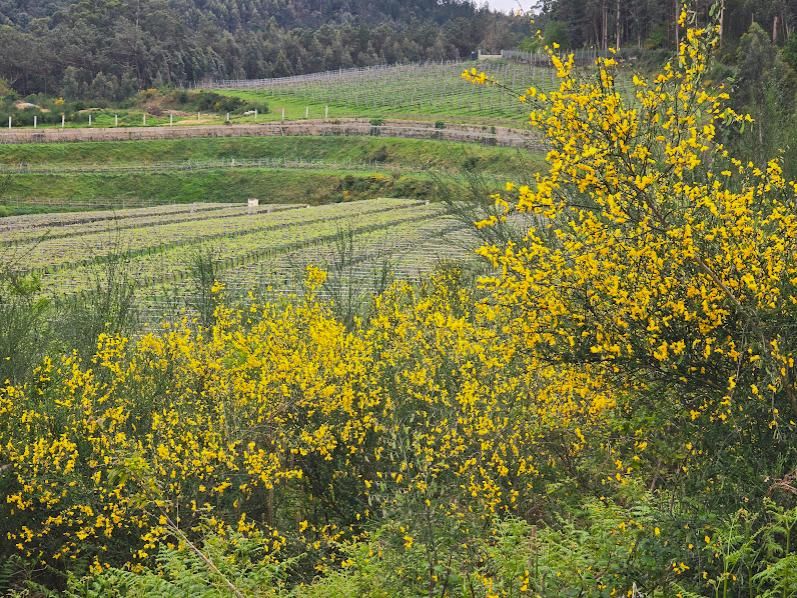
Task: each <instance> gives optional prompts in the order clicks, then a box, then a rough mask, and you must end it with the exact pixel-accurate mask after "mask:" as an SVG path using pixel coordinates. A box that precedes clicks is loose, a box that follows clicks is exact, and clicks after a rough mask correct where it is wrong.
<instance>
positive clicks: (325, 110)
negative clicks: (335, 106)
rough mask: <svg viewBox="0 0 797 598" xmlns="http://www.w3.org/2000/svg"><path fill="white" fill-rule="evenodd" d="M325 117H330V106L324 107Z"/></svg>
mask: <svg viewBox="0 0 797 598" xmlns="http://www.w3.org/2000/svg"><path fill="white" fill-rule="evenodd" d="M324 118H329V106H327V107H326V108H324Z"/></svg>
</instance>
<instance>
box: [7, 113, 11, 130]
mask: <svg viewBox="0 0 797 598" xmlns="http://www.w3.org/2000/svg"><path fill="white" fill-rule="evenodd" d="M8 128H9V129H10V128H11V117H10V116H9V117H8Z"/></svg>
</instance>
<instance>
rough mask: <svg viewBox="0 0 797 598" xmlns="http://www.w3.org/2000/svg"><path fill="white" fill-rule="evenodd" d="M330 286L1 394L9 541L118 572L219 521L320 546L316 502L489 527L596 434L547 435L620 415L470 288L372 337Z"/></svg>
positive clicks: (55, 369)
mask: <svg viewBox="0 0 797 598" xmlns="http://www.w3.org/2000/svg"><path fill="white" fill-rule="evenodd" d="M323 280H324V273H323V272H322V271H319V270H316V269H311V270H309V271H308V287H309V289H310V290H309V292H308V295H307V297H306V298H304V299H302V300H297V301H295V302H292V303H291V302H288V303H285V304H265V305H260V304H255V303H252V304H251V305H250V306H248V307H246V308H241V309H232V308H228V307H223V306H222V307H218V308H217V310H216V314H215V320H216V322H215V324H214V325H213V326H211V327H209V328H207V329H203V328H201V327H200V328H198V329H197V327H196V326H193V325H191V324H190V323H189V322H183V323H180V324H177V325H173V326H170V327H168V328H167V329H165V330H164V331H163V333H160V334H148V335H146V336H143V337H142V338H140V339H138V340H137V341H136V342H130V341H128V339H125V338H118V337H113V336H102V337H101V338H100V339H99V343H98V347H97V352H96V356H95V357H94V359H93V360H92V361H91V362H90V363H82V362H81V361H80V360H79V359H78V358H77V357H76V356H75V355H69V356H66V357H64V358H62V359H60V360H52V361H50V360H48V361H46V362H45V363H43V364H42V366H41V367H40V368H39V370H38V371H37V374H36V380H35V381H33V382H32V383H31V384H28V385H24V386H19V387H17V386H11V385H7V386H6V387H5V388H2V389H0V463H3V464H6V465H5V475H6V476H11V483H10V486H11V490H10V492H9V494H8V496H7V500H6V504H5V506H4V511H5V512H4V517H3V519H4V521H5V523H4V524H2V525H3V527H5V533H6V534H7V536H8V538H9V539H10V540H11V541H12V542H13V543H15V544H16V545H17V546H18V549H19V550H20V551H22V552H23V553H24V554H26V555H28V556H30V557H34V558H38V559H42V560H45V561H52V560H56V561H57V560H59V559H66V558H71V557H74V556H76V555H78V554H80V553H81V552H85V551H86V550H94V551H95V552H96V555H97V556H98V557H99V559H100V561H103V559H105V558H110V557H108V556H107V554H106V553H108V552H109V551H110V552H113V547H114V545H116V544H117V543H119V542H126V543H128V544H132V545H133V546H134V550H133V557H134V559H136V560H141V559H146V558H147V557H148V556H150V555H152V554H153V552H154V550H155V549H156V548H157V547H158V546H159V545H160V544H162V543H164V542H178V543H179V542H181V541H182V540H183V539H184V538H183V535H184V534H185V535H187V536H190V535H191V534H192V533H193V532H194V531H195V530H199V529H203V528H205V527H207V526H208V525H209V526H210V528H211V529H218V532H219V533H222V534H223V533H224V530H225V529H235V530H237V531H238V532H239V533H247V532H248V531H250V530H252V529H255V528H257V529H259V530H261V531H262V530H270V529H271V530H274V531H275V533H276V534H277V535H276V536H275V540H274V542H273V549H274V551H279V550H280V549H281V547H282V545H283V544H284V534H285V533H288V532H291V531H295V530H297V529H299V530H300V533H302V534H304V535H306V536H308V538H310V537H312V538H316V539H315V540H314V541H312V542H311V546H313V547H314V548H320V547H321V542H320V541H319V540H320V538H319V529H321V527H323V526H322V525H321V522H320V521H319V520H318V517H315V516H314V509H316V508H317V507H315V506H313V505H318V504H321V505H323V504H325V503H330V504H331V503H332V501H334V500H335V499H336V496H337V494H338V493H339V491H338V490H336V489H340V488H343V489H345V492H346V493H347V494H353V495H354V497H358V498H356V500H355V504H357V505H360V506H359V508H358V510H357V512H353V513H351V520H350V523H351V524H352V525H356V524H357V522H361V521H363V520H364V519H365V518H368V517H369V515H370V514H371V513H372V510H373V509H374V508H376V507H377V506H378V505H379V504H380V501H382V500H383V499H384V500H388V499H389V498H390V497H395V496H397V495H400V496H401V495H403V496H407V497H412V498H413V499H414V500H415V501H416V502H417V503H418V504H421V505H424V504H431V501H434V502H435V503H436V504H439V503H440V502H441V498H442V497H443V496H444V495H445V501H442V502H443V504H444V505H445V508H446V510H447V512H449V514H451V515H455V514H457V513H459V514H463V513H464V514H468V516H475V517H479V516H482V515H483V516H484V517H485V518H489V517H492V516H493V515H494V514H496V513H503V512H514V511H518V510H520V509H521V506H522V505H527V504H528V503H529V502H530V501H531V500H533V490H534V484H535V481H536V479H537V476H538V472H539V470H540V468H543V467H550V466H551V465H552V464H553V463H554V462H555V461H556V460H557V459H562V458H566V457H567V456H568V455H572V454H574V453H576V452H577V451H578V450H580V447H583V443H582V440H583V439H584V436H583V434H582V433H581V432H580V431H579V434H580V436H579V437H573V442H572V443H571V444H568V445H567V446H566V448H565V451H564V453H563V454H560V453H556V452H551V451H550V450H548V449H547V448H546V446H547V444H548V443H547V441H546V439H550V438H551V437H552V436H555V435H559V434H561V432H562V430H565V429H567V428H569V427H571V426H575V427H578V429H579V430H582V429H583V430H584V431H585V432H587V433H588V431H589V430H590V427H591V426H592V425H593V423H594V422H595V421H597V419H598V416H599V414H600V413H601V412H602V411H604V410H605V409H607V408H609V407H611V406H612V401H611V400H610V399H609V398H608V397H606V396H605V395H602V394H600V392H598V391H597V390H596V392H594V393H592V392H589V389H591V388H593V387H594V388H596V389H597V388H598V387H599V381H598V379H596V378H594V377H592V376H591V375H590V372H589V371H586V370H585V369H584V368H561V367H549V366H545V365H544V364H540V363H538V362H537V360H536V359H535V358H534V356H531V355H527V354H525V353H523V352H519V351H518V348H517V345H516V342H515V341H514V339H513V335H511V334H506V333H505V332H503V331H502V330H501V324H500V323H499V322H497V321H496V320H495V317H496V314H495V312H494V310H493V308H492V307H491V306H489V305H484V306H482V305H480V304H479V302H478V301H476V300H475V298H474V297H473V295H472V291H469V290H465V289H463V287H462V286H460V285H458V284H457V275H456V273H455V272H451V273H447V274H441V275H439V276H438V277H436V278H434V279H433V280H432V281H431V282H429V283H428V284H427V285H426V286H423V287H421V288H416V287H413V286H411V285H408V284H399V285H397V286H396V287H394V288H392V289H391V290H389V291H388V292H387V293H385V294H384V295H383V296H381V297H379V298H378V299H377V303H376V306H375V313H374V314H373V317H372V318H371V320H370V321H369V322H368V323H360V324H358V325H356V326H355V328H354V329H353V330H351V329H347V328H346V327H344V325H343V324H341V323H340V322H339V321H338V320H337V319H336V318H335V316H334V315H333V313H332V312H331V311H330V307H329V306H328V305H326V304H324V303H323V302H321V301H320V300H318V299H317V298H316V297H315V294H314V291H313V289H317V288H318V287H319V285H320V284H322V283H323ZM578 438H581V440H578ZM452 488H454V489H458V490H456V492H457V493H458V494H459V499H458V500H453V498H454V497H453V496H451V494H450V493H451V491H452ZM296 495H305V496H306V497H307V500H306V504H305V506H304V507H295V506H292V501H290V500H286V499H285V497H289V496H296ZM289 507H290V510H289ZM286 511H289V514H286ZM308 520H310V521H311V522H312V525H311V524H310V523H308ZM344 523H345V522H344ZM329 529H330V530H332V531H331V532H329V531H328V532H325V533H324V534H322V535H324V536H325V537H326V538H327V539H328V538H329V536H330V534H338V533H339V530H337V531H335V530H333V529H332V528H329ZM313 534H315V535H313ZM405 536H406V537H405V539H404V541H405V542H406V543H407V544H408V545H410V546H411V545H412V542H413V535H412V534H410V533H406V534H405Z"/></svg>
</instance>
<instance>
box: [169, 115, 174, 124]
mask: <svg viewBox="0 0 797 598" xmlns="http://www.w3.org/2000/svg"><path fill="white" fill-rule="evenodd" d="M169 126H170V127H172V126H174V114H170V115H169Z"/></svg>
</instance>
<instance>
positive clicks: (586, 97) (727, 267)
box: [480, 13, 797, 454]
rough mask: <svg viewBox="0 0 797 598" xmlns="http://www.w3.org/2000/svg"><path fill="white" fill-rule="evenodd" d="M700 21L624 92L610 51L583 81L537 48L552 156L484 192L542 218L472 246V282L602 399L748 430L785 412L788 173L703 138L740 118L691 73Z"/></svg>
mask: <svg viewBox="0 0 797 598" xmlns="http://www.w3.org/2000/svg"><path fill="white" fill-rule="evenodd" d="M685 18H686V13H684V15H683V19H685ZM715 33H716V31H715V30H714V29H713V28H708V29H699V28H697V29H696V28H692V29H689V30H688V32H687V34H686V36H685V39H684V41H683V42H682V44H681V46H680V49H679V52H678V56H677V58H676V59H675V60H674V61H673V62H671V63H668V64H666V65H665V66H664V68H663V70H662V71H661V73H659V74H657V75H655V76H652V77H643V76H639V75H637V76H635V77H634V79H633V81H634V88H635V90H634V92H633V96H632V97H629V96H627V95H624V94H623V93H621V91H620V90H619V89H618V88H617V87H616V85H615V79H616V69H617V62H616V60H615V58H613V57H610V58H605V59H599V61H598V65H597V69H596V71H595V73H594V75H592V76H591V77H584V76H581V75H580V74H578V73H576V72H575V70H574V65H573V58H572V56H571V57H569V58H566V59H559V58H557V57H556V56H554V55H552V60H553V62H554V65H555V67H556V69H557V71H558V76H559V78H560V86H559V89H558V90H556V91H554V92H551V93H549V94H544V93H540V92H537V91H536V90H534V89H530V90H528V92H527V93H526V94H525V97H526V98H527V99H528V101H529V102H531V103H533V111H532V112H531V116H530V118H531V123H532V125H533V126H535V127H536V128H538V129H540V130H541V132H542V133H543V134H544V136H545V139H546V140H547V142H548V144H549V151H548V156H547V161H548V163H549V166H550V167H549V169H548V171H547V172H545V173H541V174H538V175H537V176H536V177H535V180H534V182H533V184H531V185H521V186H517V185H511V184H510V185H509V186H508V187H507V189H508V191H507V192H506V193H504V194H503V195H502V197H501V198H499V203H498V204H497V205H498V207H499V208H501V209H502V210H503V212H504V214H505V215H509V214H511V212H513V211H517V212H521V213H524V214H534V215H536V216H537V217H538V218H539V222H540V223H541V225H540V226H539V227H534V228H532V230H530V231H529V232H528V235H527V236H526V237H525V239H524V240H523V241H522V243H516V244H509V245H487V246H485V247H483V248H482V249H481V250H480V253H481V254H482V255H483V256H484V257H485V258H487V259H488V260H489V261H490V263H491V264H492V265H493V266H494V268H495V270H496V274H495V275H492V276H487V277H485V278H484V279H483V280H482V284H483V286H484V287H485V288H486V289H487V290H489V291H490V294H491V301H492V302H493V303H494V305H495V306H496V310H498V311H500V312H502V313H503V314H504V316H505V317H506V318H507V319H508V321H511V322H512V326H513V328H514V329H515V330H519V329H522V330H523V332H524V333H523V334H522V335H518V336H517V337H516V339H517V341H518V342H519V343H520V344H519V345H516V349H517V350H525V351H530V352H534V353H536V354H538V355H539V356H540V357H541V358H543V359H545V360H546V361H547V362H549V363H561V364H571V365H574V364H583V365H587V366H591V367H599V368H600V369H601V370H602V371H603V372H604V373H605V375H606V377H607V379H611V380H612V381H613V383H614V388H615V390H614V391H613V392H611V393H610V394H611V395H612V396H615V397H617V396H619V395H622V394H627V393H632V394H635V395H640V394H645V393H647V394H653V395H657V396H658V397H659V398H660V399H661V400H664V401H668V402H669V401H670V400H675V401H676V402H677V404H678V408H677V410H675V416H676V417H677V418H678V419H677V420H676V421H679V422H681V424H680V425H682V426H685V427H686V428H689V427H690V426H692V428H691V429H692V431H693V433H694V434H695V435H696V436H698V437H699V436H700V435H701V430H704V429H706V428H705V426H714V425H715V424H716V425H718V426H724V427H725V430H726V433H727V431H728V430H732V431H733V433H734V434H739V435H742V436H744V437H745V438H747V440H748V441H749V442H751V443H759V441H760V439H761V438H762V437H766V436H769V437H770V438H771V437H773V436H778V434H788V433H790V432H792V431H793V429H794V427H795V424H794V420H795V419H797V389H796V388H795V367H794V366H795V362H794V360H795V355H796V354H797V342H795V337H794V335H793V334H792V333H791V322H793V320H794V317H795V315H796V314H797V215H796V214H795V212H794V209H793V205H794V196H795V191H796V190H797V184H795V183H794V182H791V181H787V180H785V179H784V177H783V174H782V168H781V165H780V164H779V163H778V161H777V160H772V161H770V162H768V163H767V164H765V165H755V164H753V163H742V162H741V161H740V160H738V159H736V158H734V157H733V156H732V155H730V153H729V152H728V150H727V149H726V148H725V147H724V145H723V144H722V143H721V142H720V141H719V140H718V135H719V132H720V130H725V131H728V130H732V129H733V128H735V127H741V126H743V125H744V124H745V123H746V122H749V121H750V118H749V117H748V116H742V115H738V114H736V113H735V112H734V111H733V110H732V109H731V108H730V107H729V106H728V101H729V96H728V94H727V93H726V92H725V91H724V90H723V89H721V88H719V87H717V86H713V85H711V84H710V83H707V82H706V81H705V80H704V79H705V77H706V71H707V65H708V60H709V58H708V57H709V55H710V52H711V50H712V48H713V46H714V45H715V43H716V35H715ZM493 220H494V219H493ZM491 223H492V222H484V223H480V225H485V226H489V225H490V224H491ZM665 397H666V398H665ZM678 426H679V424H675V426H674V427H676V428H677V427H678ZM767 426H769V427H770V428H772V429H775V430H777V429H780V430H781V431H780V432H776V433H775V434H774V435H773V434H768V433H767V430H766V427H767ZM762 428H763V430H762ZM787 430H788V432H787ZM762 435H763V436H762ZM710 442H713V441H710ZM695 454H697V451H695Z"/></svg>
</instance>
